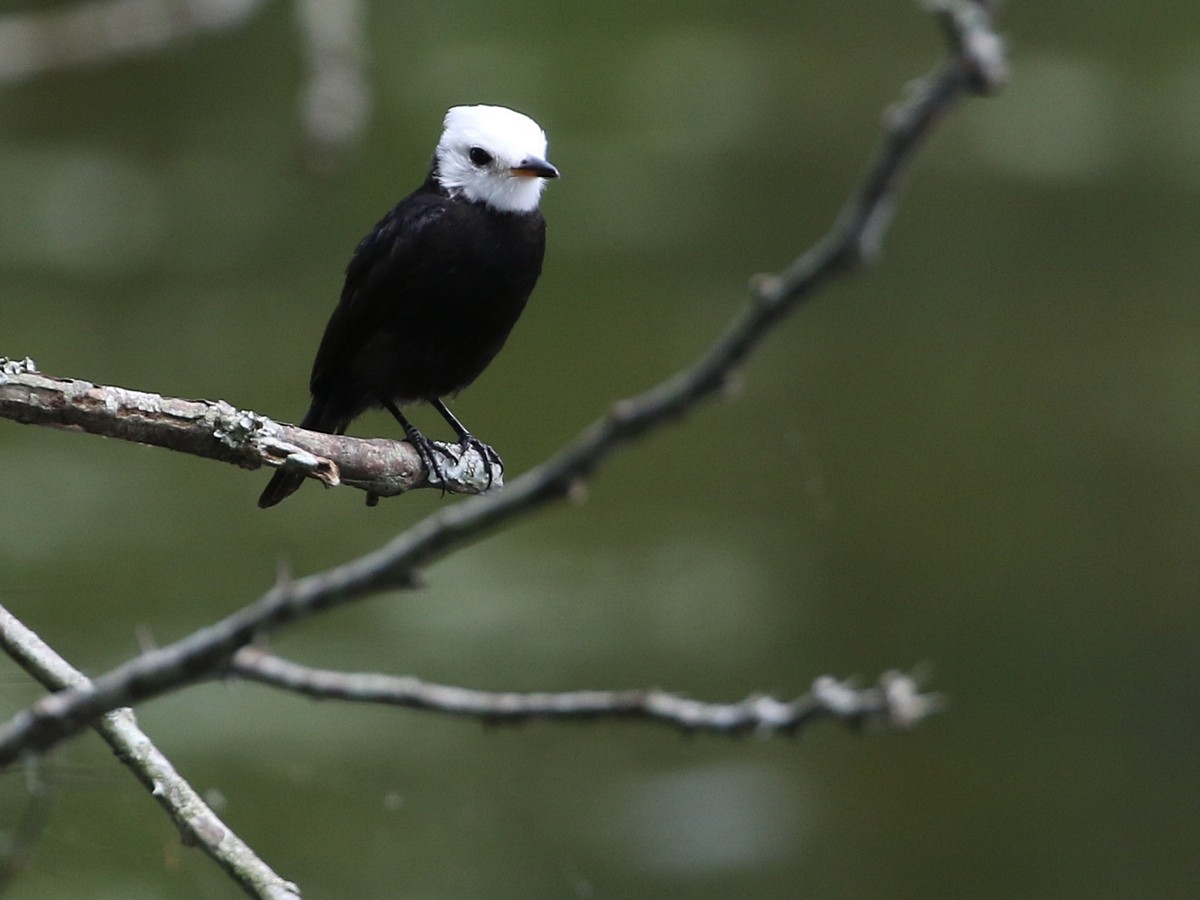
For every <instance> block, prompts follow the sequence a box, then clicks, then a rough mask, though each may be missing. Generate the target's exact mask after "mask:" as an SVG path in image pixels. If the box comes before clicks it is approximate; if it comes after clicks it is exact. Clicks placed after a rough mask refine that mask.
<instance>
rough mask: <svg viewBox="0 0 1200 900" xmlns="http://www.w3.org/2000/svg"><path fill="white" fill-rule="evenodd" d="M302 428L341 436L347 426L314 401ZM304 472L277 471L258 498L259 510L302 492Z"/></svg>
mask: <svg viewBox="0 0 1200 900" xmlns="http://www.w3.org/2000/svg"><path fill="white" fill-rule="evenodd" d="M300 427H301V428H305V429H307V430H309V431H323V432H325V433H327V434H340V433H341V431H342V429H343V428H345V424H344V423H342V422H340V421H337V420H335V419H331V418H330V417H329V415H328V414H327V413H326V410H325V406H324V405H323V404H321V403H318V402H317V401H316V400H314V401H313V404H312V406H310V407H309V409H308V412H307V413H306V414H305V416H304V419H303V420H301V422H300ZM304 479H305V476H304V473H303V472H292V471H289V470H288V469H276V470H275V474H274V475H272V476H271V480H270V481H268V482H267V487H266V489H265V490H263V492H262V494H261V495H260V496H259V498H258V508H259V509H267V508H269V507H272V506H274V505H275V504H276V503H282V502H283V501H284V500H286V499H287V498H288V497H290V496H291V495H292V494H294V493H296V491H298V490H300V485H302V484H304Z"/></svg>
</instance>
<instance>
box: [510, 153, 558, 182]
mask: <svg viewBox="0 0 1200 900" xmlns="http://www.w3.org/2000/svg"><path fill="white" fill-rule="evenodd" d="M508 171H509V172H511V173H512V174H513V175H517V176H519V177H521V178H557V177H558V169H556V168H554V166H552V165H550V163H548V162H546V161H545V160H544V159H539V158H538V157H536V156H527V157H525V158H524V159H523V160H521V161H520V162H519V163H517V164H516V165H515V166H513V167H512V168H511V169H509V170H508Z"/></svg>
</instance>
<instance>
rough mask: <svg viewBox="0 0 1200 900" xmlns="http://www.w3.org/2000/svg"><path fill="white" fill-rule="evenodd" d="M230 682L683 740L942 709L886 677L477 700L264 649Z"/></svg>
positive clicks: (905, 681) (913, 720)
mask: <svg viewBox="0 0 1200 900" xmlns="http://www.w3.org/2000/svg"><path fill="white" fill-rule="evenodd" d="M228 674H230V675H235V676H237V677H239V678H244V679H246V680H247V681H257V682H259V683H260V684H267V685H271V686H272V687H277V688H281V689H283V690H287V691H293V692H295V693H297V694H303V695H304V696H306V697H313V698H315V699H318V700H346V701H350V702H354V703H379V704H384V705H388V706H403V707H407V708H409V709H423V710H430V711H433V712H440V713H448V714H450V715H456V716H467V717H470V718H476V719H481V720H483V721H484V722H486V723H487V724H495V723H501V722H509V723H512V722H524V721H527V720H529V719H609V718H627V719H647V720H649V721H653V722H660V723H662V724H664V725H671V726H674V727H676V728H680V729H683V730H684V731H710V732H716V733H719V734H743V733H745V732H748V731H753V732H756V733H758V734H763V735H766V734H794V733H796V732H797V731H798V730H799V729H800V728H802V727H804V726H805V725H808V724H810V723H812V722H815V721H818V720H820V719H825V718H833V719H838V720H840V721H842V722H845V723H847V724H851V725H860V724H863V723H864V722H867V721H870V722H878V723H880V724H882V725H884V726H885V727H888V728H891V729H907V728H912V727H913V726H915V725H916V724H917V723H918V722H920V721H921V720H923V719H925V718H926V717H928V716H929V715H931V714H933V713H935V712H937V711H938V710H939V709H940V708H941V705H942V701H941V698H940V697H939V696H938V695H936V694H923V693H921V691H920V688H919V686H918V685H917V683H916V680H915V679H914V678H913V677H912V676H910V675H906V674H904V673H902V672H885V673H884V674H883V675H882V676H881V677H880V679H879V682H878V684H877V685H875V686H874V687H869V688H856V687H855V686H854V685H853V684H851V683H849V682H845V681H838V680H837V679H835V678H831V677H829V676H823V677H821V678H818V679H817V680H816V681H814V682H813V686H812V690H811V692H810V693H809V694H807V695H806V696H803V697H800V698H798V699H796V700H790V701H783V700H776V699H774V698H773V697H768V696H765V695H761V694H756V695H753V696H750V697H747V698H746V699H744V700H742V701H741V702H739V703H706V702H703V701H700V700H691V699H689V698H687V697H681V696H679V695H678V694H669V693H667V692H666V691H660V690H657V689H650V690H630V691H567V692H561V693H548V692H537V693H516V692H511V691H505V692H493V691H477V690H471V689H469V688H462V687H454V686H451V685H444V684H430V683H429V682H425V681H421V680H419V679H417V678H405V677H399V676H395V675H379V674H375V673H370V672H361V673H352V672H333V671H329V670H328V669H314V668H310V667H308V666H302V665H299V664H297V663H293V662H289V661H288V660H285V659H281V658H280V657H278V656H274V655H272V654H270V653H267V652H266V651H264V650H262V649H259V648H258V647H243V648H242V649H241V650H239V651H238V652H237V653H236V654H235V655H234V657H233V659H232V660H231V661H230V664H229V668H228Z"/></svg>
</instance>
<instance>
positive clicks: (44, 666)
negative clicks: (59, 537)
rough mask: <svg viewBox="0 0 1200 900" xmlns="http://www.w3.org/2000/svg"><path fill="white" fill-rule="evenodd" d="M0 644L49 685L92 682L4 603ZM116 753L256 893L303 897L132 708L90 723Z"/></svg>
mask: <svg viewBox="0 0 1200 900" xmlns="http://www.w3.org/2000/svg"><path fill="white" fill-rule="evenodd" d="M0 647H3V649H4V651H5V652H6V653H7V654H8V655H9V656H10V657H12V658H13V659H14V660H15V661H16V662H17V663H18V664H19V665H20V666H21V667H22V668H23V669H24V670H25V671H26V672H28V673H29V674H30V675H32V676H33V677H34V678H35V679H37V680H38V681H39V682H41V683H42V684H43V685H44V686H45V687H47V688H49V689H50V690H62V689H64V688H75V689H80V690H86V689H88V688H89V687H90V684H91V683H90V682H89V681H88V679H87V676H85V675H84V674H83V673H82V672H80V671H79V670H77V669H75V668H74V667H73V666H71V664H70V663H68V662H67V661H66V660H65V659H63V658H62V657H61V656H59V655H58V654H57V653H55V652H54V650H53V649H52V648H51V647H50V646H49V645H47V644H46V643H45V642H44V641H43V640H42V639H41V638H40V637H38V636H37V635H36V634H35V633H34V632H33V631H31V630H30V629H29V628H27V627H26V626H25V625H24V624H23V623H22V622H21V621H20V620H19V619H17V618H16V616H14V615H13V614H12V613H10V612H9V611H8V610H7V609H5V608H4V607H3V606H0ZM91 726H92V727H93V728H94V729H95V730H96V731H97V732H98V733H99V735H100V737H102V738H104V740H105V742H107V743H108V745H109V746H110V747H112V749H113V752H114V753H115V754H116V756H117V758H118V759H119V760H121V762H123V763H124V764H125V766H126V767H127V768H128V769H129V770H130V771H131V772H133V774H134V775H135V776H136V777H137V779H138V781H140V782H141V783H142V784H143V786H145V788H146V789H147V790H149V791H150V793H151V795H152V796H153V797H154V799H155V800H157V801H158V804H159V806H161V807H162V808H163V809H165V810H166V811H167V813H168V814H169V815H170V816H171V819H172V820H173V821H174V822H175V824H176V826H177V827H178V828H179V831H180V834H181V835H182V837H183V841H184V843H185V844H188V845H194V846H197V847H199V848H200V849H201V850H203V851H204V852H205V853H206V854H208V855H209V856H210V857H211V858H212V859H213V860H214V861H215V862H216V863H217V864H218V865H220V866H221V868H223V869H224V870H225V871H226V872H228V873H229V874H230V876H232V877H233V878H234V880H236V881H237V883H238V884H239V885H241V887H242V889H243V890H244V891H245V892H246V893H247V894H249V895H250V896H252V897H264V898H271V900H285V898H293V900H294V898H298V897H299V896H300V889H299V888H297V887H296V886H295V885H294V884H292V883H291V882H288V881H285V880H284V879H282V878H280V877H279V876H278V875H276V874H275V872H274V871H272V870H271V868H270V866H268V865H267V864H266V863H264V862H263V861H262V860H261V859H259V858H258V857H257V856H256V855H255V854H254V851H253V850H251V849H250V847H249V846H248V845H247V844H246V843H245V842H243V841H242V840H241V838H239V837H238V836H237V835H236V834H234V833H233V831H232V830H231V829H230V828H229V826H228V825H226V824H225V823H224V822H222V821H221V820H220V818H219V817H218V816H217V814H216V813H215V812H213V810H212V809H211V807H209V806H208V805H207V804H206V803H205V802H204V801H203V800H202V799H201V797H200V795H199V794H197V793H196V791H195V790H194V789H193V788H192V786H191V785H190V784H188V783H187V781H185V780H184V779H183V777H182V776H181V775H180V774H179V773H178V772H176V771H175V767H174V766H172V765H171V761H170V760H168V759H167V758H166V757H165V756H163V754H162V753H161V752H159V750H158V749H157V748H156V747H155V746H154V744H153V743H151V741H150V738H148V737H147V736H146V734H145V732H143V731H142V730H141V729H139V728H138V726H137V720H136V719H135V718H134V715H133V710H131V709H127V708H121V709H114V710H112V711H111V712H108V713H105V714H104V715H103V716H101V717H99V718H98V719H95V720H93V721H92V722H91Z"/></svg>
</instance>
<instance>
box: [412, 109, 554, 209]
mask: <svg viewBox="0 0 1200 900" xmlns="http://www.w3.org/2000/svg"><path fill="white" fill-rule="evenodd" d="M436 162H437V180H438V183H439V184H441V186H442V187H444V188H445V189H446V190H447V191H449V192H450V193H452V194H455V193H457V194H462V195H463V196H464V197H466V198H467V199H468V200H470V201H472V202H475V203H484V204H486V205H488V206H490V207H491V208H492V209H495V210H497V211H499V212H511V213H522V212H532V211H533V210H535V209H537V205H538V201H539V200H540V199H541V196H542V188H544V187H545V186H546V179H547V178H557V177H558V169H556V168H554V166H552V165H550V163H548V162H546V133H545V132H544V131H542V129H541V127H540V126H539V125H538V123H537V122H535V121H533V119H531V118H529V117H528V116H523V115H521V113H519V112H513V110H511V109H505V108H504V107H503V106H455V107H452V108H451V109H450V111H449V112H447V113H446V120H445V122H444V130H443V131H442V138H441V140H440V141H438V145H437V153H436Z"/></svg>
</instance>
